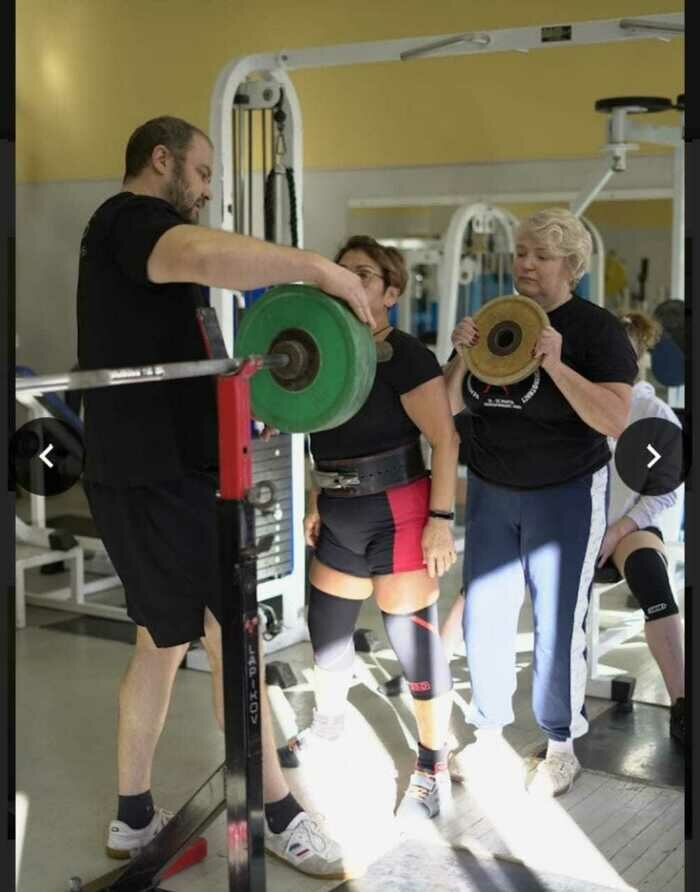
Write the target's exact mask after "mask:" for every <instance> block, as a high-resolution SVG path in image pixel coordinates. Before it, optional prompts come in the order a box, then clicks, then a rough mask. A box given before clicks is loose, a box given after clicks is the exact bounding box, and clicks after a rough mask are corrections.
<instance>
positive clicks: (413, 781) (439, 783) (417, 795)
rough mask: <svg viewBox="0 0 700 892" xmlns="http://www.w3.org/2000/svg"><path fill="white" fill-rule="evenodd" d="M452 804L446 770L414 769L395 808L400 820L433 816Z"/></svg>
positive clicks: (450, 788) (450, 782) (450, 785)
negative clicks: (434, 771) (429, 771)
mask: <svg viewBox="0 0 700 892" xmlns="http://www.w3.org/2000/svg"><path fill="white" fill-rule="evenodd" d="M451 805H452V781H451V779H450V775H449V773H448V772H447V771H438V772H437V773H436V774H429V773H428V772H427V771H420V770H418V769H416V771H414V772H413V774H412V775H411V778H410V780H409V782H408V787H407V789H406V792H405V793H404V794H403V799H402V800H401V802H400V803H399V807H398V808H397V809H396V817H397V818H399V820H400V821H402V822H403V821H413V820H414V819H418V820H423V819H425V818H435V817H437V815H439V814H440V812H443V813H444V812H447V811H448V810H449V808H450V806H451Z"/></svg>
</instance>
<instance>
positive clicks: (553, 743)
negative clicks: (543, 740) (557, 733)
mask: <svg viewBox="0 0 700 892" xmlns="http://www.w3.org/2000/svg"><path fill="white" fill-rule="evenodd" d="M555 753H556V754H559V753H570V754H571V755H572V756H573V755H574V741H573V740H572V738H571V737H567V739H566V740H551V739H550V740H549V742H548V743H547V755H548V756H553V755H554V754H555Z"/></svg>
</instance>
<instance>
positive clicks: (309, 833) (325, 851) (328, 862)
mask: <svg viewBox="0 0 700 892" xmlns="http://www.w3.org/2000/svg"><path fill="white" fill-rule="evenodd" d="M265 850H266V851H267V852H269V854H271V855H274V856H275V857H276V858H279V859H280V860H281V861H284V862H285V863H286V864H289V865H290V866H291V867H293V868H294V869H295V870H298V871H300V872H301V873H305V874H307V876H311V877H319V878H320V879H324V880H347V879H352V878H353V877H356V876H357V873H353V872H352V871H351V870H350V868H349V867H348V866H347V865H346V864H345V861H344V859H343V853H342V851H341V848H340V846H339V845H338V843H337V842H334V841H333V840H332V839H331V838H330V837H329V836H328V834H327V833H326V832H325V831H324V829H323V827H322V826H321V823H320V819H319V818H317V817H313V816H312V815H310V814H308V812H305V811H302V812H300V813H299V814H298V815H297V816H296V817H295V818H294V819H293V820H292V821H291V823H290V824H289V826H288V827H287V829H286V830H283V831H282V832H281V833H272V832H271V831H270V830H269V829H268V827H267V824H266V825H265Z"/></svg>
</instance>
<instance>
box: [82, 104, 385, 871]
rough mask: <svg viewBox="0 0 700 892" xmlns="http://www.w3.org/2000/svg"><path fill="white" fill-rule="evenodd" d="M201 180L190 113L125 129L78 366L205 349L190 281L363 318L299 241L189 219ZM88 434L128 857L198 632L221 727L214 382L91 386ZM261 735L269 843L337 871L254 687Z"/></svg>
mask: <svg viewBox="0 0 700 892" xmlns="http://www.w3.org/2000/svg"><path fill="white" fill-rule="evenodd" d="M211 176H212V145H211V142H210V140H209V138H208V137H207V136H206V134H204V133H203V132H202V131H201V130H199V129H197V128H196V127H193V126H192V125H190V124H188V123H187V122H185V121H182V120H180V119H178V118H172V117H162V118H156V119H154V120H152V121H148V122H147V123H145V124H143V125H142V126H141V127H139V128H138V129H137V130H136V131H135V132H134V133H133V134H132V136H131V138H130V140H129V143H128V145H127V149H126V173H125V177H124V183H123V190H122V191H121V192H120V193H119V194H117V195H115V196H113V197H112V198H110V199H108V200H107V201H106V202H105V203H104V204H102V205H101V207H99V208H98V209H97V211H96V212H95V213H94V214H93V216H92V218H91V220H90V222H89V223H88V225H87V227H86V229H85V232H84V234H83V238H82V243H81V250H80V269H79V281H78V302H77V303H78V307H77V309H78V354H79V361H80V367H81V369H94V368H101V367H125V366H141V365H148V364H157V363H167V362H178V361H188V360H201V359H204V358H205V352H204V347H203V344H202V342H201V340H200V335H199V332H198V327H197V320H196V310H197V308H198V307H201V306H204V305H205V303H206V297H205V293H204V291H203V288H202V286H212V287H220V288H226V289H231V290H248V289H252V288H256V287H260V286H266V285H274V284H279V283H282V282H289V281H300V280H301V281H306V282H309V283H311V284H313V285H316V286H318V287H319V288H321V289H322V290H324V291H326V292H328V293H329V294H332V295H334V296H336V297H339V298H341V299H343V300H345V301H346V302H347V303H348V304H349V305H350V306H351V307H352V309H353V310H354V311H355V312H356V314H357V315H358V316H359V318H360V319H362V321H364V322H368V323H370V324H372V323H373V321H374V320H373V318H372V314H371V312H370V310H369V307H368V303H367V298H366V295H365V291H364V289H363V287H362V283H361V281H360V279H359V278H358V277H357V276H356V275H355V274H353V273H352V272H350V271H349V270H346V269H343V268H342V267H340V266H338V265H337V264H334V263H332V262H330V261H329V260H327V259H326V258H324V257H322V256H321V255H319V254H315V253H312V252H310V251H300V250H296V249H294V248H287V247H283V246H278V245H273V244H269V243H266V242H263V241H260V240H258V239H254V238H248V237H245V236H239V235H235V234H232V233H227V232H223V231H220V230H214V229H208V228H205V227H199V226H197V225H195V224H197V222H198V219H199V214H200V212H201V210H202V208H203V207H204V206H205V204H206V202H207V201H208V200H209V197H210V191H209V183H210V180H211ZM85 440H86V467H85V483H86V491H87V494H88V499H89V502H90V507H91V510H92V512H93V516H94V518H95V522H96V524H97V527H98V529H99V531H100V535H101V536H102V537H103V540H104V543H105V547H106V549H107V552H108V553H109V555H110V557H111V559H112V561H113V563H114V566H115V568H116V570H117V573H118V574H119V576H120V578H121V580H122V583H123V585H124V589H125V593H126V601H127V609H128V613H129V616H130V617H131V618H132V619H133V620H134V621H135V622H136V623H137V626H138V629H137V640H136V649H135V652H134V654H133V656H132V659H131V662H130V664H129V667H128V669H127V672H126V675H125V677H124V679H123V681H122V684H121V690H120V697H119V740H118V762H119V794H120V795H119V808H118V814H117V818H116V820H114V821H112V822H111V823H110V827H109V835H108V841H107V850H108V853H109V854H110V855H111V856H112V857H116V858H126V857H129V854H130V853H131V852H132V851H133V850H134V849H138V848H140V847H142V846H144V845H146V844H147V843H148V842H149V841H150V840H151V839H152V838H153V837H154V836H155V834H156V833H157V832H158V831H159V829H160V828H161V827H162V826H163V824H164V823H165V821H167V820H168V817H169V815H168V813H166V812H164V811H163V810H162V809H155V808H154V805H153V799H152V795H151V791H150V787H151V767H152V763H153V756H154V752H155V748H156V745H157V743H158V739H159V737H160V733H161V731H162V728H163V723H164V721H165V717H166V714H167V710H168V705H169V701H170V694H171V690H172V685H173V682H174V679H175V675H176V672H177V668H178V666H179V665H180V664H181V662H182V659H183V657H184V655H185V653H186V651H187V650H188V647H189V645H190V642H192V641H193V640H195V639H197V638H201V639H202V642H203V643H204V645H205V647H206V650H207V653H208V656H209V661H210V665H211V669H212V680H213V684H214V702H215V711H216V716H217V719H218V721H219V723H220V724H221V725H222V727H223V695H222V682H221V634H220V627H219V621H218V618H219V617H220V615H221V614H220V610H219V605H218V597H219V592H220V581H219V578H218V546H217V526H216V514H215V506H216V476H215V474H216V466H217V462H218V456H217V427H216V403H215V391H214V384H213V381H212V380H211V379H209V378H197V379H191V380H181V381H172V382H166V383H154V384H143V385H140V386H138V387H116V388H102V389H97V390H93V391H90V392H89V393H87V394H86V398H85ZM262 735H263V753H264V759H263V788H264V789H263V793H264V798H265V803H266V805H265V817H266V834H265V836H266V847H267V848H268V850H271V851H273V852H274V853H275V854H277V855H278V856H280V857H281V858H283V859H284V860H286V861H287V862H288V863H290V864H291V865H292V866H294V867H296V868H297V869H299V870H301V871H303V872H305V873H310V874H314V875H318V876H323V877H328V878H331V877H338V878H342V877H344V876H346V871H345V869H344V867H343V861H342V856H341V853H340V850H339V848H338V846H337V845H336V844H335V843H334V842H332V841H331V840H330V839H329V838H328V837H327V836H326V835H325V834H324V833H323V831H322V830H321V829H320V827H318V825H317V824H316V823H315V822H314V821H313V820H312V818H311V817H310V816H309V815H308V814H307V813H306V812H305V811H304V810H303V809H302V807H301V806H300V805H299V803H298V802H297V801H296V800H295V799H294V797H293V796H292V794H291V793H290V792H289V788H288V786H287V784H286V782H285V780H284V776H283V775H282V772H281V769H280V765H279V761H278V759H277V754H276V749H275V742H274V737H273V734H272V728H271V719H270V709H269V704H268V702H267V696H266V695H265V693H264V692H263V697H262ZM302 838H303V840H304V845H300V844H299V840H300V839H302Z"/></svg>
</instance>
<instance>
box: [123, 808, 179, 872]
mask: <svg viewBox="0 0 700 892" xmlns="http://www.w3.org/2000/svg"><path fill="white" fill-rule="evenodd" d="M172 816H173V813H172V812H170V811H166V810H165V809H164V808H157V809H156V810H155V814H154V815H153V817H152V818H151V822H150V824H146V826H145V827H143V828H142V829H141V830H134V829H133V827H129V825H128V824H125V823H124V821H117V820H114V821H110V824H109V832H108V834H107V854H108V855H109V857H110V858H118V859H120V860H124V859H125V858H131V857H132V855H136V854H138V852H139V850H140V849H142V848H143V847H144V846H147V845H148V843H149V842H151V840H152V839H153V838H154V837H155V836H156V835H157V834H158V833H160V831H161V830H162V829H163V827H165V825H166V824H167V823H168V821H169V820H170V819H171V818H172Z"/></svg>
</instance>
